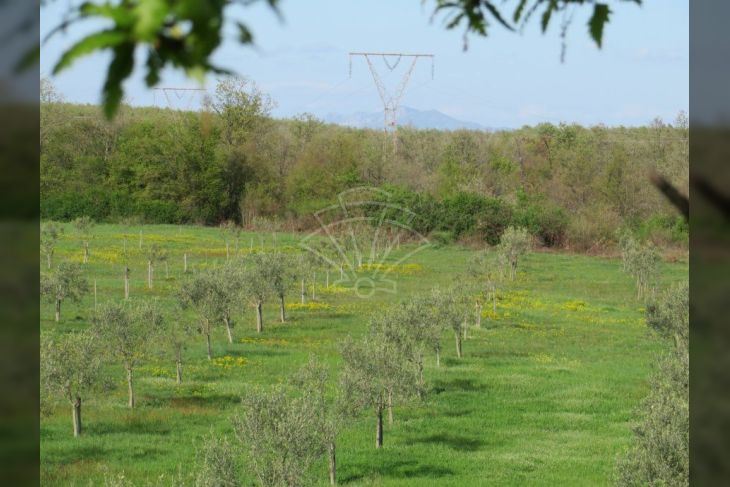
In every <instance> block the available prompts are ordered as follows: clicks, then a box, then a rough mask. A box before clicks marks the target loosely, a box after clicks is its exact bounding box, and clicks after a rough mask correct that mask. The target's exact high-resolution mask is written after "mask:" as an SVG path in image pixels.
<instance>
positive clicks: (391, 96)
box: [349, 52, 434, 143]
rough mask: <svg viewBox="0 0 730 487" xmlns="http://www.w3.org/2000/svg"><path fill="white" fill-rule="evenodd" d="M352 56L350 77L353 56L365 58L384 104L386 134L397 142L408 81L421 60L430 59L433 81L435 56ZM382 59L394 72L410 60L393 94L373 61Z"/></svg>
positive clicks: (352, 53) (401, 54) (386, 53)
mask: <svg viewBox="0 0 730 487" xmlns="http://www.w3.org/2000/svg"><path fill="white" fill-rule="evenodd" d="M349 56H350V76H352V58H353V56H362V57H364V58H365V61H366V62H367V63H368V68H370V74H372V76H373V81H374V82H375V86H376V88H377V89H378V94H379V95H380V100H381V101H382V102H383V129H384V130H385V132H386V133H390V134H391V135H392V137H393V143H395V140H396V138H395V137H396V129H397V127H398V109H399V108H400V102H401V99H402V98H403V95H404V94H405V90H406V86H407V85H408V81H409V80H410V79H411V75H412V74H413V70H414V69H415V67H416V63H417V62H418V59H419V58H430V59H431V79H433V76H434V62H433V60H434V55H433V54H405V53H401V52H397V53H391V52H351V53H349ZM376 58H381V59H382V60H383V63H384V64H385V67H386V68H387V69H388V70H389V71H391V72H393V71H394V70H395V69H396V68H397V67H398V65H399V64H400V62H401V60H402V59H403V58H408V59H409V60H410V64H409V65H408V66H407V67H406V70H405V72H404V73H403V77H402V78H401V80H400V83H398V85H397V86H396V87H395V90H393V91H392V92H389V91H388V89H387V88H386V87H385V83H383V79H382V78H381V77H380V75H379V74H378V70H377V69H376V67H375V64H374V62H373V59H376ZM393 58H395V60H394V61H392V62H391V61H389V59H391V60H392V59H393Z"/></svg>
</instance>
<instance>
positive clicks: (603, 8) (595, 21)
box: [588, 3, 611, 48]
mask: <svg viewBox="0 0 730 487" xmlns="http://www.w3.org/2000/svg"><path fill="white" fill-rule="evenodd" d="M610 14H611V9H609V8H608V5H606V4H605V3H597V4H596V5H595V6H594V7H593V15H592V16H591V19H590V20H589V21H588V28H589V31H590V34H591V37H592V38H593V40H594V41H596V44H597V45H598V47H599V48H600V47H601V42H602V40H603V26H604V25H606V22H608V16H609V15H610Z"/></svg>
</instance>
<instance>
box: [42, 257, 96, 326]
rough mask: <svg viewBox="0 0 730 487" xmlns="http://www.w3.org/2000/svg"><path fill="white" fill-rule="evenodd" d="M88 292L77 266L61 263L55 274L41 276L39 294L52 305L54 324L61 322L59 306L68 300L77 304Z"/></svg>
mask: <svg viewBox="0 0 730 487" xmlns="http://www.w3.org/2000/svg"><path fill="white" fill-rule="evenodd" d="M88 291H89V283H88V282H87V281H86V278H85V277H84V276H83V275H82V273H81V267H80V266H79V265H77V264H72V263H68V262H61V263H60V264H59V265H58V268H57V269H56V271H55V272H52V273H51V274H43V275H41V294H42V295H43V296H44V297H45V298H46V300H47V301H49V302H52V303H54V306H55V311H56V322H59V321H61V304H62V303H63V302H64V301H65V300H67V299H70V300H71V301H74V302H78V301H79V300H80V299H81V296H83V295H84V294H85V293H87V292H88Z"/></svg>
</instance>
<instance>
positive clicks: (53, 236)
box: [41, 222, 63, 269]
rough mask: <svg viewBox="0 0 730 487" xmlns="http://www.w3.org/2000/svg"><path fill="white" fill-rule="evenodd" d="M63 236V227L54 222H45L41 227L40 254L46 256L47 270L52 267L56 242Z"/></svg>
mask: <svg viewBox="0 0 730 487" xmlns="http://www.w3.org/2000/svg"><path fill="white" fill-rule="evenodd" d="M61 235H63V227H62V226H60V225H59V224H58V223H56V222H46V223H43V224H42V225H41V252H43V255H45V256H46V265H47V267H48V269H50V268H51V266H52V260H53V253H54V252H55V251H56V245H57V244H58V240H59V239H60V238H61Z"/></svg>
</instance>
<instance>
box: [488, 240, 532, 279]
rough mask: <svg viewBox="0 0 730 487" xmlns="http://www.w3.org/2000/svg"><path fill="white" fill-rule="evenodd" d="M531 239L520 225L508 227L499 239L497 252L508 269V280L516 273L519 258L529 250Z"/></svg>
mask: <svg viewBox="0 0 730 487" xmlns="http://www.w3.org/2000/svg"><path fill="white" fill-rule="evenodd" d="M531 242H532V239H531V238H530V234H529V233H528V232H527V229H525V228H521V227H517V228H515V227H508V228H507V229H506V230H505V231H504V233H503V234H502V237H501V238H500V240H499V245H498V246H497V252H498V254H499V256H500V258H501V260H502V262H503V263H504V265H505V266H506V267H507V269H508V271H509V278H510V280H514V278H515V276H516V275H517V264H518V262H519V259H520V258H521V257H522V256H523V255H524V254H526V253H527V252H529V250H530V247H531Z"/></svg>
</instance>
